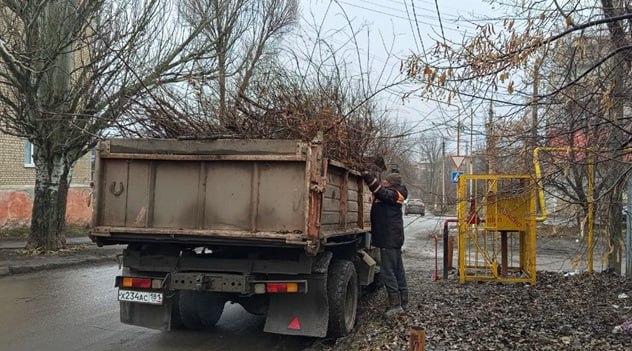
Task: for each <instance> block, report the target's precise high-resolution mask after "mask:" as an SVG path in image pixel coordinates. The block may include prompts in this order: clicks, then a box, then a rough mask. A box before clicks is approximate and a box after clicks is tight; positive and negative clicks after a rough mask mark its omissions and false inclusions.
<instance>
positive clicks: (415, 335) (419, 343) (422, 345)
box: [408, 326, 426, 351]
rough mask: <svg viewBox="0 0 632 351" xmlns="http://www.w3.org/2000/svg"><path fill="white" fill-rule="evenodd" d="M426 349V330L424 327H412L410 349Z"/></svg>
mask: <svg viewBox="0 0 632 351" xmlns="http://www.w3.org/2000/svg"><path fill="white" fill-rule="evenodd" d="M425 349H426V330H425V329H424V328H423V327H417V326H415V327H411V328H410V340H409V341H408V351H424V350H425Z"/></svg>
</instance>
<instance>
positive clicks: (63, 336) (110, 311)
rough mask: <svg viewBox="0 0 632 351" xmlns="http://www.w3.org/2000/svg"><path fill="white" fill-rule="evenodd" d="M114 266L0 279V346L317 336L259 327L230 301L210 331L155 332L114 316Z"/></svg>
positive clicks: (295, 344)
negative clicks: (267, 331) (273, 331)
mask: <svg viewBox="0 0 632 351" xmlns="http://www.w3.org/2000/svg"><path fill="white" fill-rule="evenodd" d="M117 274H119V270H118V267H117V266H115V265H114V266H113V265H106V266H100V267H78V268H76V269H65V270H56V271H48V272H40V273H34V274H26V275H21V276H11V277H5V278H0V316H2V318H0V350H6V351H30V350H51V351H56V350H59V351H71V350H90V351H101V350H103V351H105V350H128V351H131V350H152V351H160V350H206V351H208V350H249V351H250V350H252V351H258V350H271V351H272V350H274V351H292V350H303V349H304V348H306V347H308V346H309V345H311V344H312V343H313V342H314V339H310V338H301V337H289V336H282V335H274V334H267V333H264V332H263V331H262V330H263V323H264V318H262V317H257V316H253V315H251V314H249V313H247V312H246V311H244V309H243V308H242V307H241V306H239V305H227V306H226V309H225V311H224V314H223V315H222V318H221V319H220V321H219V324H218V326H217V328H215V330H213V331H211V332H194V331H174V332H160V331H154V330H150V329H145V328H138V327H134V326H129V325H124V324H121V323H120V322H119V315H118V313H119V311H118V302H117V301H116V289H115V288H114V285H113V282H114V277H115V276H116V275H117Z"/></svg>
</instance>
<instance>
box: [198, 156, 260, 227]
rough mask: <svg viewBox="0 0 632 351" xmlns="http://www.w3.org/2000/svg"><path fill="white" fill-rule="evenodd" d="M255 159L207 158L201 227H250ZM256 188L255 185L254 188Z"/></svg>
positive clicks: (254, 195) (252, 210)
mask: <svg viewBox="0 0 632 351" xmlns="http://www.w3.org/2000/svg"><path fill="white" fill-rule="evenodd" d="M255 167H256V166H255V163H250V162H246V163H244V162H241V163H240V162H221V163H219V162H210V163H209V164H208V166H207V172H206V193H205V208H204V223H203V228H205V229H212V230H223V229H224V230H243V231H251V229H252V228H251V226H252V221H251V220H252V218H253V216H255V210H256V208H254V206H253V203H252V202H253V201H256V200H255V199H256V198H257V197H256V193H253V191H252V184H253V174H254V172H255ZM255 190H256V189H255Z"/></svg>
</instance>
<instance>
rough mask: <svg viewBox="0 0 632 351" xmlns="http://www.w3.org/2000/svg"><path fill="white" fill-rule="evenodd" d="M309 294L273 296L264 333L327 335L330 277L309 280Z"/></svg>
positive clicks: (321, 276)
mask: <svg viewBox="0 0 632 351" xmlns="http://www.w3.org/2000/svg"><path fill="white" fill-rule="evenodd" d="M307 286H308V291H307V294H270V295H269V298H270V307H269V308H268V313H267V318H266V324H265V326H264V328H263V330H264V331H265V332H268V333H277V334H285V335H301V336H313V337H325V336H327V325H328V321H329V302H328V300H327V274H326V273H314V274H311V275H310V276H309V277H308V278H307Z"/></svg>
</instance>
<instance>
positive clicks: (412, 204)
mask: <svg viewBox="0 0 632 351" xmlns="http://www.w3.org/2000/svg"><path fill="white" fill-rule="evenodd" d="M405 211H406V212H405V213H406V214H407V215H410V214H418V215H421V216H425V215H426V205H424V203H423V201H421V200H420V199H409V200H408V201H406V208H405Z"/></svg>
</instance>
